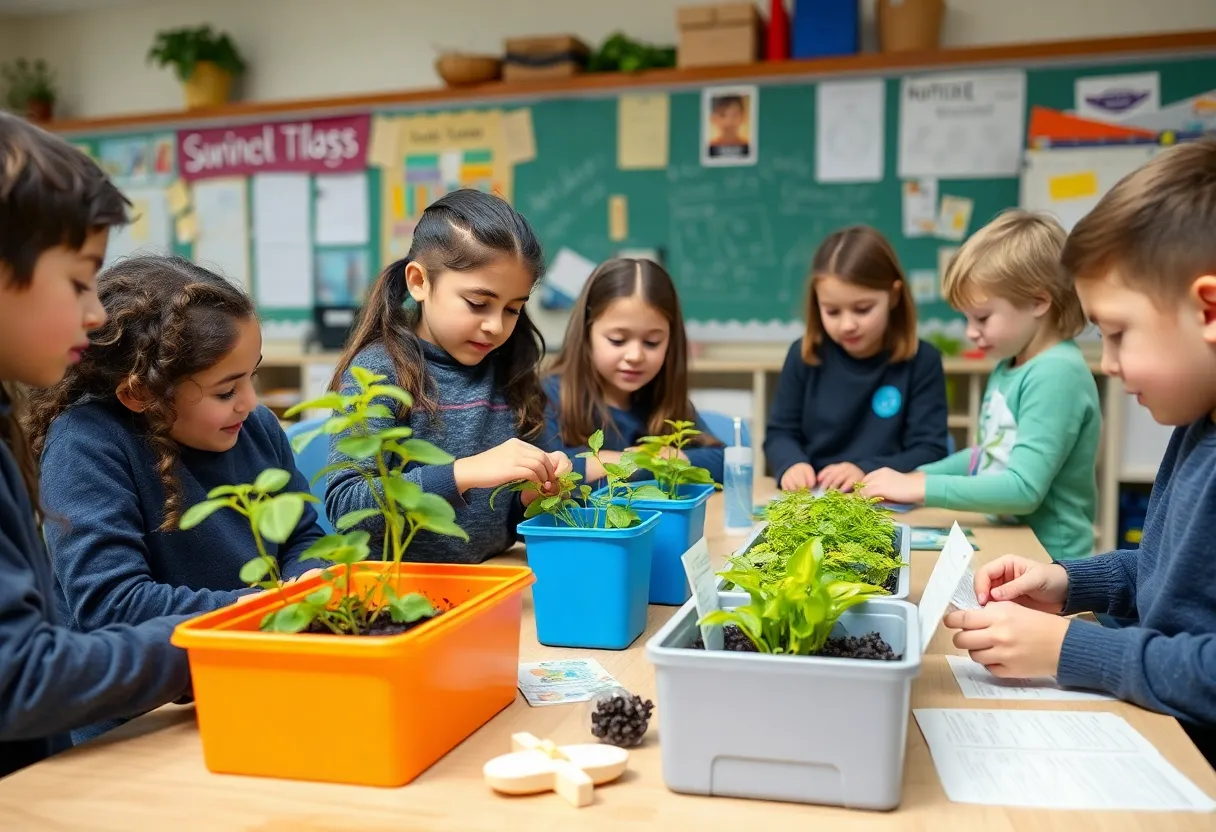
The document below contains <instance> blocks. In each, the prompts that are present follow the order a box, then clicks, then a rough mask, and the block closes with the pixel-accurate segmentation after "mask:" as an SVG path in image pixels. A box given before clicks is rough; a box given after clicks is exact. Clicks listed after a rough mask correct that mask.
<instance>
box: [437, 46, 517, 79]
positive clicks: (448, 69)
mask: <svg viewBox="0 0 1216 832" xmlns="http://www.w3.org/2000/svg"><path fill="white" fill-rule="evenodd" d="M435 72H437V73H439V77H440V78H442V79H443V80H444V83H446V84H447V85H448V86H449V87H467V86H470V85H472V84H484V83H486V82H487V81H497V80H498V79H499V78H501V77H502V59H500V58H495V57H493V56H492V55H465V54H463V53H460V52H445V53H444V54H442V55H440V56H439V59H438V60H437V61H435Z"/></svg>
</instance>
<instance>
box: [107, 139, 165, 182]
mask: <svg viewBox="0 0 1216 832" xmlns="http://www.w3.org/2000/svg"><path fill="white" fill-rule="evenodd" d="M175 150H176V139H175V138H174V136H173V135H172V134H164V135H158V136H152V137H139V138H123V139H104V140H102V141H101V142H100V143H99V144H98V153H97V162H98V164H99V165H100V166H101V169H102V170H104V171H105V172H106V174H107V175H108V176H109V177H110V178H111V179H115V180H117V181H119V182H121V183H124V184H129V183H141V182H148V181H150V180H152V179H161V178H164V177H169V176H172V175H173V172H174V169H175V167H176V165H175V164H174V160H175V157H176V152H175Z"/></svg>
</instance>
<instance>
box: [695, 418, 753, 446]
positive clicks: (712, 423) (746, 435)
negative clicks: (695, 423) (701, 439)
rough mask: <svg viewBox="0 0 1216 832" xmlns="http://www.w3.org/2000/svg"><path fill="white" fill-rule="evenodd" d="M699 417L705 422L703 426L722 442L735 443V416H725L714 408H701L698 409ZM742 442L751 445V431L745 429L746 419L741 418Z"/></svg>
mask: <svg viewBox="0 0 1216 832" xmlns="http://www.w3.org/2000/svg"><path fill="white" fill-rule="evenodd" d="M699 413H700V416H701V419H702V420H703V421H704V422H705V426H706V427H707V428H709V432H710V433H712V434H713V435H714V436H715V437H717V438H718V440H719V441H721V442H722V443H723V444H726V445H733V444H735V418H734V417H733V416H727V415H726V414H725V413H719V412H718V411H716V410H701V411H699ZM742 438H743V444H744V445H745V446H746V447H748V448H750V447H751V446H752V437H751V432H750V431H749V430H748V429H747V420H746V419H744V420H743V436H742Z"/></svg>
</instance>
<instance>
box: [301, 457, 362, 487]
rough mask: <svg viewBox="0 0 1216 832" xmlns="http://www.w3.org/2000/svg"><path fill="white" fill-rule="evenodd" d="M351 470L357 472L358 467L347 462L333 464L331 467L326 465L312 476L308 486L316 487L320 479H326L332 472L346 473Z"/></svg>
mask: <svg viewBox="0 0 1216 832" xmlns="http://www.w3.org/2000/svg"><path fill="white" fill-rule="evenodd" d="M351 469H354V470H359V466H358V465H355V464H354V463H353V462H349V461H344V462H335V463H334V464H332V465H326V466H325V467H324V468H322V469H321V470H320V471H318V472H317V473H315V474H313V475H312V480H310V481H309V485H316V484H317V483H318V482H320V480H321V478H322V477H328V476H329V475H330V474H332V473H333V472H334V471H347V470H351Z"/></svg>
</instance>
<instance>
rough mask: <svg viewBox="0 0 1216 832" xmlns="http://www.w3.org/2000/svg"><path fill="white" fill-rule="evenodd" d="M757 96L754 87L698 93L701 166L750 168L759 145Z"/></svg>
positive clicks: (723, 88)
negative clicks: (699, 98)
mask: <svg viewBox="0 0 1216 832" xmlns="http://www.w3.org/2000/svg"><path fill="white" fill-rule="evenodd" d="M759 121H760V94H759V92H758V91H757V88H756V87H755V86H734V87H707V88H705V89H704V90H702V91H701V164H702V165H704V166H705V167H729V166H738V165H754V164H756V158H757V153H758V145H759V141H760V140H759V130H758V126H759Z"/></svg>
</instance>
